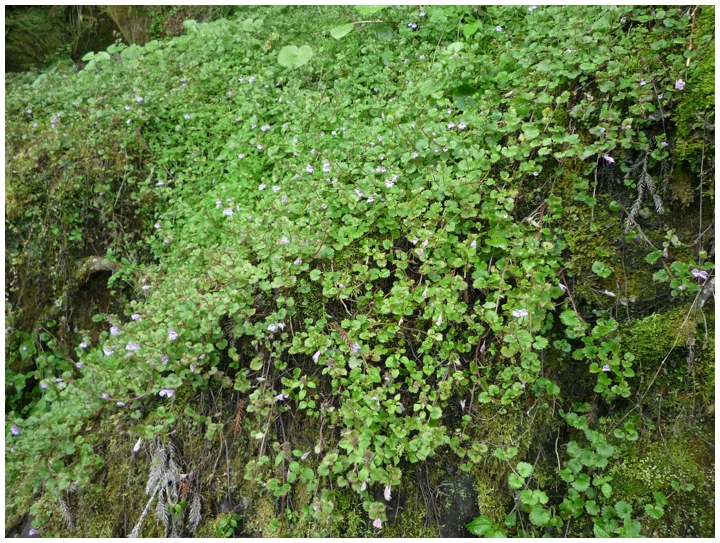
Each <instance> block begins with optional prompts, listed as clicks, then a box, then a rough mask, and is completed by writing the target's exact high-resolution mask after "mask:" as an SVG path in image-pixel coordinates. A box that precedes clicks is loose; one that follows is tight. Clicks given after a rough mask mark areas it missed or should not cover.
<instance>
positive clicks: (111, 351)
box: [103, 348, 115, 356]
mask: <svg viewBox="0 0 720 543" xmlns="http://www.w3.org/2000/svg"><path fill="white" fill-rule="evenodd" d="M103 352H104V353H105V356H110V355H111V354H113V353H114V352H115V351H113V350H112V349H108V348H105V349H103Z"/></svg>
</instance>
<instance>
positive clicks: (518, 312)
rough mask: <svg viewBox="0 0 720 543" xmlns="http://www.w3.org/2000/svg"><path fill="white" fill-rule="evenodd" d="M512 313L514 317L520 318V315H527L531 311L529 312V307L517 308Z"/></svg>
mask: <svg viewBox="0 0 720 543" xmlns="http://www.w3.org/2000/svg"><path fill="white" fill-rule="evenodd" d="M512 314H513V317H517V318H520V317H527V316H528V314H529V313H528V310H527V309H516V310H515V311H513V312H512Z"/></svg>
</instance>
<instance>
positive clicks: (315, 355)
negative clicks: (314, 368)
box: [313, 351, 320, 364]
mask: <svg viewBox="0 0 720 543" xmlns="http://www.w3.org/2000/svg"><path fill="white" fill-rule="evenodd" d="M319 359H320V351H318V352H316V353H315V354H314V355H313V360H314V361H315V363H316V364H317V361H318V360H319Z"/></svg>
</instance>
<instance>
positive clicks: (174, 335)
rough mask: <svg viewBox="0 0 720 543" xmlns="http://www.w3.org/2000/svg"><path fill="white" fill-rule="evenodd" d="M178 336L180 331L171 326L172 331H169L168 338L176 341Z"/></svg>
mask: <svg viewBox="0 0 720 543" xmlns="http://www.w3.org/2000/svg"><path fill="white" fill-rule="evenodd" d="M177 338H178V333H177V332H176V331H175V330H173V329H172V328H171V329H170V331H169V332H168V339H169V340H170V341H175V340H176V339H177Z"/></svg>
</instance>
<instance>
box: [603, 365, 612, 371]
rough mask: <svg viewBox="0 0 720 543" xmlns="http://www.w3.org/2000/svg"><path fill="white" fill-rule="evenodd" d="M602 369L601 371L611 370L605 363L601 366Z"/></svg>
mask: <svg viewBox="0 0 720 543" xmlns="http://www.w3.org/2000/svg"><path fill="white" fill-rule="evenodd" d="M602 370H603V371H611V370H610V364H605V365H604V366H603V367H602Z"/></svg>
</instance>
